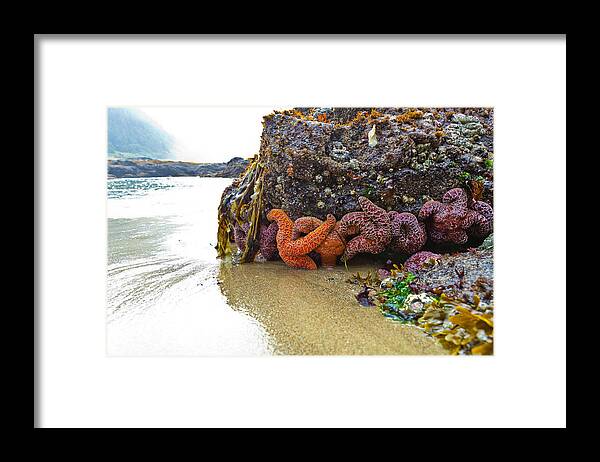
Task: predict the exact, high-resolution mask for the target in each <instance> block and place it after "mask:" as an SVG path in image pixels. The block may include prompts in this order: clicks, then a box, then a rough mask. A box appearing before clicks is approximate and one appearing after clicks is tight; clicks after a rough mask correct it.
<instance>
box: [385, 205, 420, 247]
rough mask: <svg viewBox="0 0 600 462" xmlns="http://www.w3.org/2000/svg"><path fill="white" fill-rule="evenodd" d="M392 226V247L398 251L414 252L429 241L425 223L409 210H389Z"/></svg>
mask: <svg viewBox="0 0 600 462" xmlns="http://www.w3.org/2000/svg"><path fill="white" fill-rule="evenodd" d="M388 215H389V216H390V222H391V226H392V239H391V241H390V248H391V249H392V250H395V251H396V252H402V253H406V254H409V255H410V254H413V253H415V252H417V251H418V250H420V249H421V248H422V247H423V246H424V245H425V242H426V241H427V233H426V231H425V225H424V224H423V223H421V222H420V221H419V220H417V217H416V216H414V215H413V214H412V213H409V212H396V211H393V210H392V211H391V212H388Z"/></svg>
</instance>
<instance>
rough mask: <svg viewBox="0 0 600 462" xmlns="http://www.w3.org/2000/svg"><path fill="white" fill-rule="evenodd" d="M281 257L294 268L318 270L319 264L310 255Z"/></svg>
mask: <svg viewBox="0 0 600 462" xmlns="http://www.w3.org/2000/svg"><path fill="white" fill-rule="evenodd" d="M281 259H282V260H283V261H284V262H285V263H286V264H287V265H288V266H290V267H292V268H299V269H307V270H316V269H317V264H316V263H315V262H314V260H313V259H312V258H310V257H309V256H308V255H296V256H292V255H282V256H281Z"/></svg>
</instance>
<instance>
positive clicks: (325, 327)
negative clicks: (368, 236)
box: [218, 261, 448, 355]
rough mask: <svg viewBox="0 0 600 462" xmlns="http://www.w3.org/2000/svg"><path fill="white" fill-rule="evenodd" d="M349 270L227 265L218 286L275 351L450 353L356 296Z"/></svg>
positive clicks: (367, 267) (366, 267)
mask: <svg viewBox="0 0 600 462" xmlns="http://www.w3.org/2000/svg"><path fill="white" fill-rule="evenodd" d="M374 270H376V267H375V266H374V265H373V264H369V263H367V262H357V263H356V264H353V265H352V267H351V268H349V270H346V269H345V268H344V267H343V266H342V267H339V266H338V267H335V268H334V269H332V270H323V269H319V270H316V271H303V270H296V269H292V268H289V267H287V266H286V265H285V264H284V263H283V262H277V261H275V262H264V263H247V264H242V265H233V264H232V263H231V262H230V261H224V262H222V263H221V265H220V268H219V274H218V284H219V285H220V287H221V292H222V293H223V295H224V296H225V297H226V298H227V302H228V305H229V306H230V307H231V308H232V309H234V310H238V311H240V312H243V313H245V314H248V315H249V316H251V317H253V318H254V319H256V320H257V321H258V322H259V323H260V324H261V325H262V326H263V327H264V329H265V331H266V332H267V333H268V334H269V336H270V337H271V341H272V343H273V349H274V355H447V354H448V352H447V351H446V350H445V349H444V348H443V347H442V346H441V345H440V344H439V343H438V342H437V341H436V340H435V339H434V338H432V337H430V336H428V335H427V334H426V333H425V332H423V331H422V330H421V329H419V328H417V327H414V326H409V325H403V324H400V323H397V322H394V321H392V320H390V319H387V318H386V317H385V316H383V315H382V314H381V313H380V311H379V309H378V308H376V307H363V306H361V305H360V304H359V303H358V301H357V300H356V298H355V294H356V292H357V287H356V285H353V284H350V283H348V282H346V279H348V277H350V276H351V274H352V273H354V272H356V271H359V272H361V273H366V272H367V271H372V272H373V271H374Z"/></svg>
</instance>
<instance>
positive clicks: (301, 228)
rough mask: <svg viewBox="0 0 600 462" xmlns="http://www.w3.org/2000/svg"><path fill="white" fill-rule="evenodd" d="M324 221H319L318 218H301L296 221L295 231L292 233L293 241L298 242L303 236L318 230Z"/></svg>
mask: <svg viewBox="0 0 600 462" xmlns="http://www.w3.org/2000/svg"><path fill="white" fill-rule="evenodd" d="M322 223H323V220H319V219H318V218H317V217H300V218H298V219H297V220H296V221H294V229H293V231H292V240H296V239H298V238H300V237H302V235H303V234H308V233H310V232H311V231H314V230H315V229H317V228H318V227H319V226H320V225H321V224H322Z"/></svg>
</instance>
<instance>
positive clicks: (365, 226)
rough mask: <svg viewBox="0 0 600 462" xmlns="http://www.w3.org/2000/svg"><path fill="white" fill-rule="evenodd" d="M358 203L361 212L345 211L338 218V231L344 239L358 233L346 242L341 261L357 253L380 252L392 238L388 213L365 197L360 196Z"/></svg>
mask: <svg viewBox="0 0 600 462" xmlns="http://www.w3.org/2000/svg"><path fill="white" fill-rule="evenodd" d="M358 203H359V205H360V207H361V209H362V212H350V213H347V214H346V215H344V216H343V217H342V219H341V220H340V224H339V228H338V232H339V233H340V234H341V235H342V237H343V238H344V239H346V238H347V237H348V236H351V235H355V234H358V235H357V236H356V237H353V238H352V239H350V240H349V241H348V242H347V244H346V249H345V250H344V253H343V254H342V256H341V259H342V261H346V260H350V259H351V258H352V257H354V256H355V255H356V254H357V253H372V254H378V253H381V252H383V251H384V250H385V246H386V245H388V244H389V243H390V240H391V238H392V232H391V223H390V216H389V215H388V213H387V212H386V211H385V210H384V209H382V208H381V207H378V206H376V205H375V204H373V202H371V201H370V200H369V199H367V198H366V197H363V196H360V197H359V198H358Z"/></svg>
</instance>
